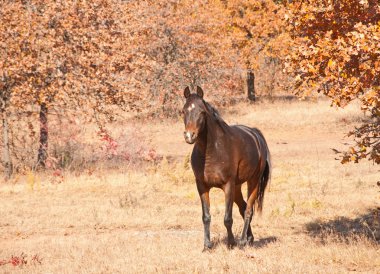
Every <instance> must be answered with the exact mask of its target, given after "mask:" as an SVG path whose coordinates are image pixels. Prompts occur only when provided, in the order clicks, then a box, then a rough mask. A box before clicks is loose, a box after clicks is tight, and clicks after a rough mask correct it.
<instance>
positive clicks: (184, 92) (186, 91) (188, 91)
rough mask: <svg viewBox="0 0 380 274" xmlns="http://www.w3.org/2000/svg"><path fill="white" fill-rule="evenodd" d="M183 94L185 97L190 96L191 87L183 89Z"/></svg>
mask: <svg viewBox="0 0 380 274" xmlns="http://www.w3.org/2000/svg"><path fill="white" fill-rule="evenodd" d="M183 96H185V98H188V97H189V96H190V89H189V87H186V88H185V90H184V91H183Z"/></svg>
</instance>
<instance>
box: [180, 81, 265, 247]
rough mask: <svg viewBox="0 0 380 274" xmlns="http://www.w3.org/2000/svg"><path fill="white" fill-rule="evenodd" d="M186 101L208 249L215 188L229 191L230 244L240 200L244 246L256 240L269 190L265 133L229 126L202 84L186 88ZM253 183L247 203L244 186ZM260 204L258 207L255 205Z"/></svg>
mask: <svg viewBox="0 0 380 274" xmlns="http://www.w3.org/2000/svg"><path fill="white" fill-rule="evenodd" d="M184 96H185V98H186V103H185V105H184V107H183V109H182V112H183V117H184V123H185V132H184V137H185V140H186V142H187V143H189V144H194V148H193V152H192V154H191V166H192V169H193V172H194V175H195V181H196V185H197V189H198V193H199V196H200V199H201V203H202V220H203V224H204V248H205V250H207V249H210V248H211V247H212V243H211V240H210V222H211V215H210V199H209V192H210V189H211V188H213V187H216V188H220V189H222V190H223V191H224V194H225V205H226V207H225V216H224V225H225V227H226V229H227V237H228V247H233V246H234V245H235V239H234V236H233V234H232V223H233V220H232V207H233V203H234V202H235V203H236V204H237V206H238V207H239V212H240V214H241V216H242V217H243V218H244V227H243V231H242V235H241V239H240V241H239V245H240V246H245V245H246V244H252V243H253V240H254V238H253V234H252V229H251V225H250V224H251V221H252V217H253V213H254V209H255V207H256V209H257V211H258V212H260V211H261V210H262V207H263V200H264V191H265V188H266V186H267V184H268V181H269V179H270V173H271V164H270V153H269V149H268V145H267V142H266V140H265V138H264V136H263V134H262V133H261V132H260V130H258V129H257V128H250V127H247V126H243V125H235V126H229V125H227V124H226V122H224V120H223V119H222V118H221V117H220V115H219V113H218V112H217V111H216V109H214V108H213V107H212V106H211V105H210V104H209V103H207V102H206V101H205V100H204V99H203V90H202V89H201V88H200V87H197V92H196V93H191V92H190V89H189V87H186V88H185V90H184ZM244 182H247V184H248V187H247V189H248V194H247V202H245V201H244V199H243V195H242V192H241V186H242V184H243V183H244ZM255 205H256V206H255Z"/></svg>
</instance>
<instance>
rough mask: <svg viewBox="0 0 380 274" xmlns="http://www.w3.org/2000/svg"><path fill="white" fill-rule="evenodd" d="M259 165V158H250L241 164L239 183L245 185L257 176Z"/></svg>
mask: <svg viewBox="0 0 380 274" xmlns="http://www.w3.org/2000/svg"><path fill="white" fill-rule="evenodd" d="M258 165H259V161H258V158H252V157H249V158H247V159H244V160H242V161H241V162H240V164H239V167H238V173H237V174H238V176H237V177H238V178H237V181H238V182H239V183H244V182H246V181H248V180H249V179H251V178H252V177H253V176H254V175H255V171H256V170H257V167H258Z"/></svg>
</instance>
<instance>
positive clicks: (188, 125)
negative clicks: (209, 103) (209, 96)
mask: <svg viewBox="0 0 380 274" xmlns="http://www.w3.org/2000/svg"><path fill="white" fill-rule="evenodd" d="M183 95H184V96H185V98H186V103H185V105H184V106H183V109H182V112H183V120H184V122H185V132H184V133H183V134H184V137H185V140H186V142H187V143H189V144H194V142H195V141H196V140H197V138H198V136H199V133H200V132H201V131H202V130H203V128H204V126H205V124H206V108H205V104H204V103H203V99H202V98H203V90H202V89H201V88H200V87H197V93H193V94H191V92H190V89H189V87H186V88H185V90H184V93H183Z"/></svg>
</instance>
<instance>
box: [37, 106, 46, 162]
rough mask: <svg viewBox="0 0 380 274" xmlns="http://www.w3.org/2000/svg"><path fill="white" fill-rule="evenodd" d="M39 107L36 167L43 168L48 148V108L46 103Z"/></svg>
mask: <svg viewBox="0 0 380 274" xmlns="http://www.w3.org/2000/svg"><path fill="white" fill-rule="evenodd" d="M40 107H41V108H40V148H39V149H38V157H37V166H41V167H45V164H46V159H47V148H48V119H47V114H48V108H47V105H46V103H42V104H41V106H40Z"/></svg>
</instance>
